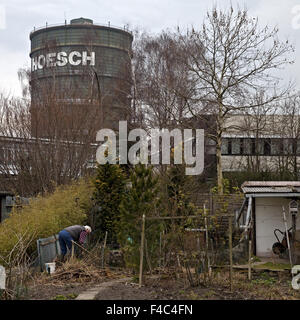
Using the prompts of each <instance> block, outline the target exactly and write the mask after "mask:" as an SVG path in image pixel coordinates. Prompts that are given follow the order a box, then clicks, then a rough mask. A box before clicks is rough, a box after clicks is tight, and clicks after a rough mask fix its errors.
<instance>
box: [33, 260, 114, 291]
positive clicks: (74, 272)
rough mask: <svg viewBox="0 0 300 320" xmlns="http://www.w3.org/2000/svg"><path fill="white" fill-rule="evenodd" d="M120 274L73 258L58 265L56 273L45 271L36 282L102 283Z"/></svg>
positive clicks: (60, 283)
mask: <svg viewBox="0 0 300 320" xmlns="http://www.w3.org/2000/svg"><path fill="white" fill-rule="evenodd" d="M118 277H120V275H119V274H118V273H116V272H112V271H110V270H109V269H101V268H99V267H96V266H95V265H93V264H90V263H88V262H87V261H85V260H78V259H76V258H71V259H69V260H68V261H66V262H65V263H63V264H61V265H58V266H57V267H56V270H55V273H53V274H47V273H45V272H44V273H43V274H40V275H38V276H37V277H36V278H35V282H36V284H49V285H58V286H64V285H65V284H69V283H73V282H75V283H85V284H86V283H100V282H104V281H107V280H108V279H114V278H118Z"/></svg>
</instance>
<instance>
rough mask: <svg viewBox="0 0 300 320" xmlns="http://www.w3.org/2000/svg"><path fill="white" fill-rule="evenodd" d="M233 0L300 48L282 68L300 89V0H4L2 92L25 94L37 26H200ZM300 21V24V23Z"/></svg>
mask: <svg viewBox="0 0 300 320" xmlns="http://www.w3.org/2000/svg"><path fill="white" fill-rule="evenodd" d="M230 3H232V4H233V6H235V5H236V4H238V5H239V6H240V7H244V6H246V8H247V9H248V11H249V14H250V15H251V16H254V17H258V19H259V21H260V23H261V25H263V26H264V25H266V24H268V25H270V26H278V27H279V29H280V37H281V39H282V40H285V39H286V38H288V39H289V40H290V41H291V42H292V43H293V44H294V45H295V48H296V52H295V57H294V58H295V64H294V65H293V66H292V67H289V68H287V69H286V70H285V72H283V73H282V77H284V79H289V78H291V79H294V80H295V81H296V82H297V84H299V88H300V57H299V55H298V52H300V43H299V40H298V41H297V38H299V39H300V1H299V0H285V1H282V0H243V1H236V0H231V1H230V0H220V1H213V0H205V1H204V0H202V1H201V0H168V1H167V0H84V1H82V0H64V1H61V0H48V1H42V0H0V92H3V91H4V92H5V93H10V94H13V95H20V94H21V88H20V84H19V81H18V76H17V71H18V69H19V68H22V67H29V66H30V59H29V51H30V40H29V33H30V31H32V30H33V28H34V27H40V26H44V25H45V24H46V22H47V23H48V24H57V23H64V20H65V19H67V21H68V23H69V21H70V20H71V19H74V18H79V17H85V18H90V19H93V20H94V23H99V24H106V23H107V22H108V21H110V23H111V25H114V26H119V27H123V26H124V25H125V24H129V26H130V28H131V29H133V28H135V27H139V28H142V29H146V30H147V31H149V32H153V33H155V32H159V31H160V30H162V29H166V28H174V27H176V26H177V25H179V26H182V27H186V26H191V25H194V26H195V27H197V26H200V24H201V21H202V20H203V18H204V15H205V13H206V12H207V10H209V9H211V8H212V6H213V5H214V4H218V5H219V6H220V4H221V8H226V7H227V8H228V6H230ZM298 24H299V25H298Z"/></svg>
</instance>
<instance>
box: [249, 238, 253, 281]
mask: <svg viewBox="0 0 300 320" xmlns="http://www.w3.org/2000/svg"><path fill="white" fill-rule="evenodd" d="M251 246H252V241H251V240H250V239H249V241H248V280H251Z"/></svg>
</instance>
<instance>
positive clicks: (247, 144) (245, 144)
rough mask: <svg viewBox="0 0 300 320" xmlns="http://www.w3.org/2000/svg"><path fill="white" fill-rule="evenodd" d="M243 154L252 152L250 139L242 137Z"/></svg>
mask: <svg viewBox="0 0 300 320" xmlns="http://www.w3.org/2000/svg"><path fill="white" fill-rule="evenodd" d="M243 154H245V155H251V154H252V139H249V138H248V139H243Z"/></svg>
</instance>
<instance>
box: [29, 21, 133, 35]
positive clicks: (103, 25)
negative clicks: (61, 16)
mask: <svg viewBox="0 0 300 320" xmlns="http://www.w3.org/2000/svg"><path fill="white" fill-rule="evenodd" d="M73 25H77V26H78V25H81V26H87V25H88V26H96V27H109V28H114V29H118V30H123V31H126V32H128V33H130V34H132V31H130V30H129V27H128V25H124V26H123V27H120V26H115V25H112V24H111V23H110V21H108V22H107V23H97V22H96V23H88V24H82V23H67V21H65V23H56V24H48V23H47V22H46V24H45V25H44V26H41V27H34V28H33V30H32V31H31V32H30V34H32V33H34V32H36V31H38V30H42V29H47V28H52V27H63V26H73Z"/></svg>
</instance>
